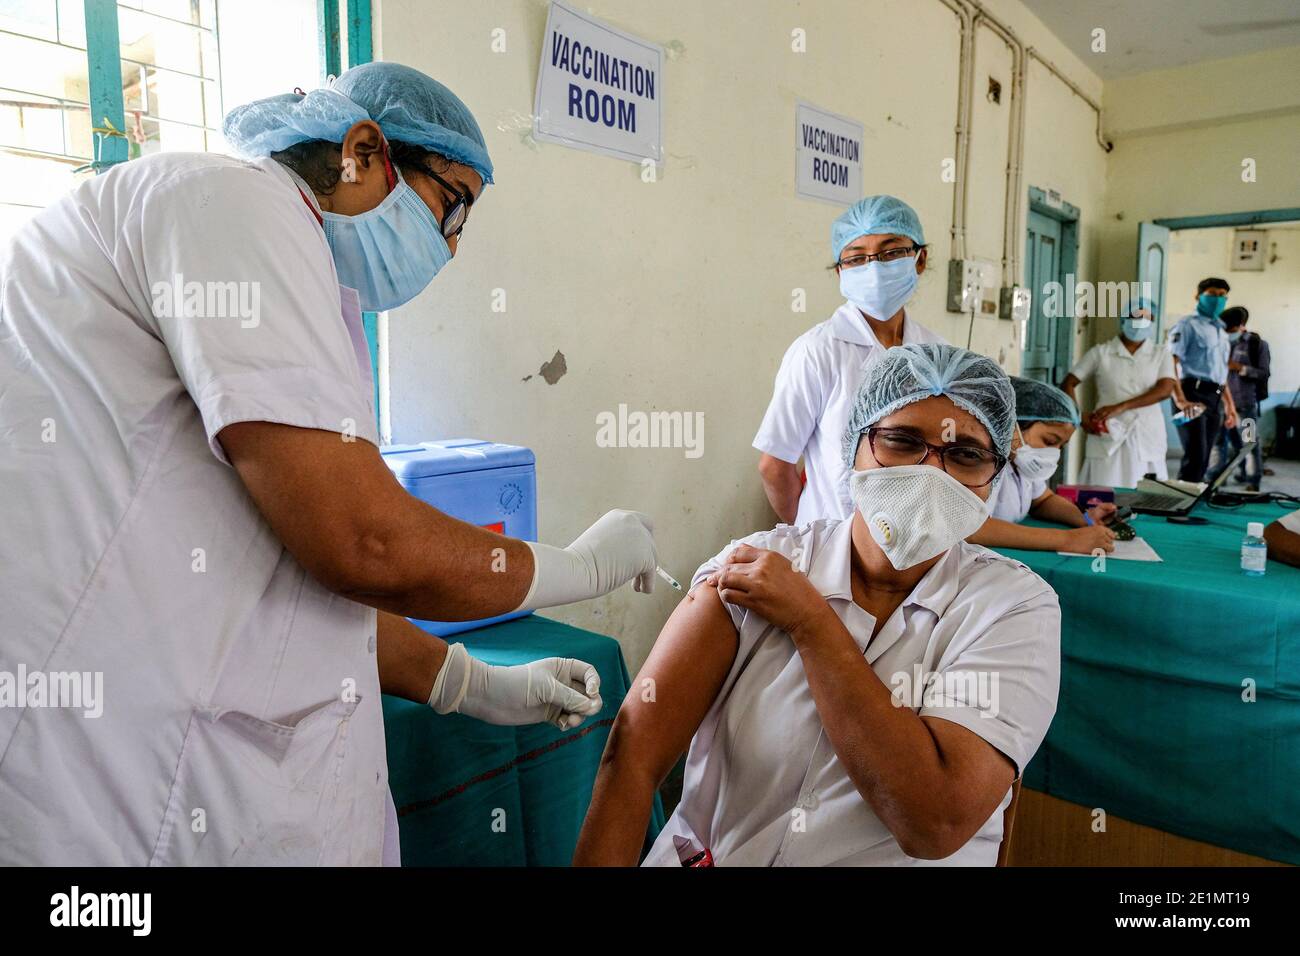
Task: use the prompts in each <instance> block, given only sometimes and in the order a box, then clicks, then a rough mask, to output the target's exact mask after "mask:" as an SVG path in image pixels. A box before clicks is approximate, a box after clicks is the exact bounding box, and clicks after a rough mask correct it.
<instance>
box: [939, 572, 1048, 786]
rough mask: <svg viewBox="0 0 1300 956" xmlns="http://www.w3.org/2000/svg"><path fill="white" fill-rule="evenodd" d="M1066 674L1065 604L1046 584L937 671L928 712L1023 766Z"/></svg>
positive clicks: (1043, 728) (1043, 733)
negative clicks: (1063, 654) (1063, 661)
mask: <svg viewBox="0 0 1300 956" xmlns="http://www.w3.org/2000/svg"><path fill="white" fill-rule="evenodd" d="M1060 679H1061V609H1060V605H1059V604H1058V602H1057V598H1056V594H1055V592H1053V591H1052V590H1051V589H1050V588H1047V587H1043V589H1042V590H1041V591H1039V592H1038V593H1037V594H1036V595H1035V596H1034V597H1032V598H1030V599H1029V600H1026V601H1025V602H1024V603H1021V604H1019V605H1017V606H1015V607H1013V608H1011V610H1009V611H1007V612H1006V613H1004V614H1001V615H999V616H998V617H997V618H996V619H995V620H992V621H991V622H990V623H989V625H988V626H987V628H986V629H985V630H984V632H983V633H982V634H980V635H979V636H978V637H977V638H976V639H974V640H972V641H969V642H967V643H966V644H965V646H964V648H963V649H962V650H961V651H960V652H959V653H957V654H956V655H955V656H954V658H953V659H952V660H951V661H944V662H942V663H941V665H940V667H939V669H938V670H937V671H936V672H935V673H934V674H933V675H930V681H931V686H930V687H929V688H927V691H926V695H925V700H926V705H925V706H924V707H922V708H921V710H920V716H922V717H941V718H943V719H944V720H948V721H952V722H953V723H956V724H960V725H961V726H963V727H965V728H966V729H967V730H969V731H970V732H971V733H973V734H975V735H976V736H978V737H980V738H982V739H983V740H985V741H987V742H988V743H989V744H990V745H992V746H993V747H995V748H997V749H998V750H999V751H1001V752H1002V753H1004V754H1006V756H1007V757H1008V758H1010V760H1011V761H1012V763H1014V764H1015V765H1016V774H1017V776H1019V775H1020V774H1021V773H1023V772H1024V769H1025V766H1026V765H1027V764H1028V763H1029V760H1030V758H1032V757H1033V755H1034V753H1035V752H1036V751H1037V750H1038V747H1039V745H1040V744H1041V743H1042V742H1043V738H1044V737H1045V736H1046V735H1047V728H1048V726H1049V725H1050V724H1051V722H1052V716H1053V715H1054V714H1055V713H1056V700H1057V694H1058V692H1059V688H1060Z"/></svg>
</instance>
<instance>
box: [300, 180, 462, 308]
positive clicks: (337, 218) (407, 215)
mask: <svg viewBox="0 0 1300 956" xmlns="http://www.w3.org/2000/svg"><path fill="white" fill-rule="evenodd" d="M393 171H394V173H396V175H397V185H396V186H394V187H393V190H392V192H390V193H389V194H388V195H387V196H385V197H384V201H383V202H381V203H380V204H379V205H378V206H376V207H375V208H374V209H371V210H369V211H367V212H363V213H360V214H359V215H356V216H341V215H339V214H337V213H332V212H322V213H321V219H322V220H323V225H324V227H325V239H326V241H328V242H329V244H330V251H331V252H332V253H333V254H334V268H335V269H336V270H337V271H338V274H339V283H340V284H341V285H345V286H348V287H349V288H352V289H356V290H357V297H358V298H359V299H360V301H361V311H363V312H383V311H384V310H385V309H395V308H397V307H398V306H399V305H404V304H405V303H407V302H410V301H411V300H412V299H414V298H415V297H416V296H417V295H419V294H420V292H421V291H423V289H424V287H425V286H427V285H428V284H429V282H430V281H432V279H433V277H434V276H436V275H437V274H438V272H439V271H440V270H441V269H442V267H443V266H445V265H446V264H447V263H448V262H450V261H451V247H449V246H448V245H447V240H446V239H444V238H443V235H442V229H441V228H440V227H439V225H438V220H437V219H436V218H435V217H434V215H433V212H432V211H431V210H430V209H429V207H428V206H426V205H425V204H424V200H423V199H421V198H420V196H419V194H418V193H416V191H415V190H414V189H412V188H411V187H410V186H409V185H407V183H406V180H404V179H403V178H402V174H401V172H399V171H398V170H396V169H394V170H393Z"/></svg>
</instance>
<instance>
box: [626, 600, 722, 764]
mask: <svg viewBox="0 0 1300 956" xmlns="http://www.w3.org/2000/svg"><path fill="white" fill-rule="evenodd" d="M738 641H739V637H738V635H737V633H736V627H735V624H734V623H733V622H732V619H731V617H730V615H729V614H728V613H727V611H726V609H725V608H724V606H723V603H722V599H721V598H720V597H718V591H717V588H715V587H712V586H710V585H707V584H699V585H696V586H695V587H694V588H692V589H691V590H690V592H688V593H687V595H686V597H684V598H682V600H681V603H679V604H678V605H677V608H676V610H674V611H673V613H672V616H671V617H669V618H668V622H667V623H666V624H664V627H663V630H662V631H660V632H659V639H658V640H657V641H655V645H654V647H653V648H652V649H651V651H650V656H649V657H647V658H646V662H645V664H643V665H642V666H641V670H640V672H639V673H638V674H637V676H636V680H634V681H633V682H632V689H631V691H630V692H629V693H628V695H627V697H626V698H624V700H623V705H622V707H621V708H620V709H619V713H618V719H617V720H616V721H615V725H614V731H613V733H612V734H611V737H610V748H611V752H610V753H609V755H608V759H613V760H617V761H624V760H630V761H634V762H635V763H636V764H637V765H639V766H641V767H643V768H644V769H645V770H646V771H647V772H648V773H649V774H650V775H651V776H652V777H653V778H654V779H655V781H656V782H658V781H661V780H662V779H663V777H664V775H666V774H667V773H668V771H669V770H671V769H672V765H673V763H674V762H676V760H677V758H678V757H680V756H681V754H682V753H683V752H684V751H685V750H686V748H687V747H688V746H689V745H690V742H691V737H692V736H694V734H695V731H696V730H697V729H698V728H699V726H700V723H701V722H702V721H703V720H704V715H705V714H707V713H708V712H709V708H710V707H712V706H713V701H714V699H715V698H716V697H717V696H718V692H719V690H720V689H721V688H722V684H723V682H724V681H725V680H726V677H727V674H728V672H729V671H730V670H731V665H732V663H733V662H734V661H735V657H736V648H737V646H738Z"/></svg>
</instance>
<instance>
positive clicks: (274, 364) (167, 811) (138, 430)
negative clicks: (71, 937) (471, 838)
mask: <svg viewBox="0 0 1300 956" xmlns="http://www.w3.org/2000/svg"><path fill="white" fill-rule="evenodd" d="M0 281H2V282H3V289H2V290H0V393H2V395H3V397H2V398H0V434H3V435H4V438H5V443H4V448H3V451H2V452H0V486H3V487H4V488H5V494H4V496H3V498H0V508H3V510H4V515H3V522H2V523H3V526H4V528H5V533H4V534H3V535H0V594H4V595H5V596H6V602H5V603H6V608H5V618H6V620H5V627H4V631H3V635H0V671H8V672H10V673H14V672H16V671H18V670H19V669H20V668H25V669H26V671H27V672H28V674H32V673H33V672H38V671H39V672H44V673H45V674H46V675H47V676H49V677H53V675H55V674H58V673H61V672H62V673H66V672H80V673H84V674H87V675H92V676H93V675H94V674H96V673H100V674H102V681H103V699H102V708H103V713H102V716H98V717H87V716H84V715H83V709H82V708H80V707H76V708H74V707H59V708H55V707H48V706H46V707H34V706H29V707H26V708H25V709H21V708H19V707H14V706H7V707H0V755H3V756H2V757H0V807H3V808H4V809H3V812H0V862H2V863H4V864H16V863H23V864H32V863H35V864H60V865H69V864H78V865H85V864H101V865H102V864H112V865H134V866H138V865H142V864H146V863H159V864H170V863H235V864H242V863H259V864H260V863H308V864H310V863H365V864H378V863H379V862H380V852H381V848H382V846H383V836H384V804H385V797H386V787H387V765H386V761H385V756H384V739H383V723H382V716H381V712H380V705H379V681H378V669H377V665H376V657H375V612H374V611H373V610H372V609H370V608H367V607H364V606H362V605H360V604H355V603H353V602H351V601H348V600H345V599H343V598H341V597H337V596H335V595H334V594H331V593H330V592H329V591H327V590H325V588H323V587H322V586H321V585H320V584H318V583H317V582H316V581H315V580H314V579H312V578H311V577H310V576H309V575H308V574H307V573H306V571H305V570H304V569H303V568H302V566H301V565H299V564H298V562H297V561H296V560H294V558H293V556H292V555H290V554H289V553H288V552H287V551H286V550H285V549H284V547H283V546H282V545H281V543H280V541H279V539H278V538H276V536H275V534H274V533H273V532H272V531H271V528H270V527H269V526H268V525H267V523H266V522H265V521H264V520H263V518H262V516H261V514H260V513H259V512H258V510H257V508H256V507H255V506H254V504H253V501H252V499H251V498H250V497H249V495H248V493H247V491H246V490H245V489H244V486H243V485H242V484H241V483H240V481H239V478H238V477H237V475H236V474H235V472H234V470H233V469H232V468H231V467H230V466H229V465H228V463H227V462H226V460H225V458H224V456H223V454H222V450H221V447H220V445H219V443H218V442H217V440H216V435H217V433H218V432H219V431H220V430H221V429H222V428H224V427H225V426H226V425H229V424H231V423H232V422H241V421H271V422H281V423H285V424H289V425H297V426H302V427H307V428H318V429H324V430H327V431H334V432H340V433H342V434H343V436H344V440H347V436H348V435H349V434H350V433H353V432H355V435H356V437H358V438H361V439H364V440H365V441H369V442H372V443H374V442H377V436H376V433H375V425H374V420H373V413H372V411H371V408H370V404H371V398H370V394H371V393H370V384H369V380H368V371H367V370H368V359H367V358H366V357H365V355H364V338H362V339H361V346H360V351H359V350H358V348H357V346H356V345H355V340H354V334H355V332H356V331H358V330H349V328H347V327H346V326H345V323H344V321H343V320H342V318H341V312H342V308H343V303H342V302H341V298H340V287H339V285H338V279H337V277H336V275H335V272H334V265H333V260H332V258H331V256H330V252H329V248H328V246H327V244H326V242H325V238H324V234H323V232H322V231H321V229H320V227H319V225H318V224H317V222H316V220H315V218H314V216H313V214H312V212H311V210H310V209H309V208H308V207H307V205H306V203H305V202H304V200H303V198H302V196H301V195H300V194H299V191H298V187H297V186H296V185H295V181H294V179H293V178H291V176H290V175H289V174H288V172H287V171H286V170H284V169H283V168H281V167H280V166H279V164H277V163H275V162H274V161H272V160H263V161H261V162H257V163H243V162H240V161H238V160H234V159H231V158H228V157H224V156H217V155H211V154H178V153H169V154H165V155H159V156H154V157H150V158H147V159H138V160H134V161H132V162H129V163H124V164H122V165H121V166H118V167H115V168H114V169H113V170H112V171H110V172H108V173H106V174H104V175H101V176H98V177H96V178H95V179H93V180H91V181H89V182H86V183H84V184H82V185H81V186H79V187H78V188H76V189H75V190H73V191H72V192H71V193H69V194H68V195H66V196H64V197H63V198H62V199H60V200H59V201H58V202H56V203H55V204H54V205H52V206H50V207H49V208H48V209H46V210H44V211H42V212H40V213H38V214H37V215H36V216H35V218H33V219H32V220H31V221H30V222H29V223H28V224H27V225H26V226H24V227H23V228H21V229H20V230H19V231H18V233H17V234H16V236H15V237H14V238H13V241H12V242H11V243H9V244H7V245H6V246H5V247H3V248H0ZM191 283H198V284H197V285H191ZM238 284H244V285H238ZM177 286H178V287H179V292H180V298H181V302H182V308H181V309H179V310H178V309H176V308H175V306H176V304H177V302H176V298H175V297H174V295H173V293H174V292H175V291H176V289H175V288H174V287H177ZM241 295H242V296H243V298H242V300H241V299H240V296H241ZM254 304H256V306H257V308H256V309H253V308H251V306H252V305H254ZM351 305H352V307H353V308H352V312H353V314H354V316H355V318H356V319H359V313H356V312H355V305H356V303H355V299H353V301H352V302H351ZM244 306H249V307H250V308H244ZM232 313H233V315H234V316H235V317H228V316H230V315H231V314H232ZM306 465H307V463H304V467H306ZM87 679H88V680H91V679H92V678H90V677H88V678H87ZM28 701H29V702H30V701H31V698H30V697H29V698H28Z"/></svg>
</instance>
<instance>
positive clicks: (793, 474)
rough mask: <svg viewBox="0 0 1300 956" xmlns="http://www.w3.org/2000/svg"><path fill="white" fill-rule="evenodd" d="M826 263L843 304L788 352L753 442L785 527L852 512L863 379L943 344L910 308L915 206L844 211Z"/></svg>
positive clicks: (917, 250)
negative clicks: (845, 445)
mask: <svg viewBox="0 0 1300 956" xmlns="http://www.w3.org/2000/svg"><path fill="white" fill-rule="evenodd" d="M831 255H833V256H834V257H835V263H834V265H833V266H832V268H833V269H834V270H835V272H836V274H837V275H838V276H839V280H840V293H841V294H842V295H843V296H844V300H845V301H844V304H843V305H841V306H840V307H839V308H838V309H836V310H835V313H834V314H833V315H832V316H831V317H830V318H829V319H827V320H826V321H824V322H821V323H820V324H818V325H815V326H813V327H812V328H811V329H809V330H808V331H807V332H805V333H803V334H802V335H800V336H799V337H798V338H797V339H795V340H794V343H793V344H792V345H791V346H790V348H789V349H788V350H787V351H786V353H785V357H784V358H783V359H782V360H781V367H780V369H779V370H778V371H777V373H776V385H775V387H774V388H773V390H772V400H771V402H770V403H769V404H768V407H767V412H766V414H765V415H764V416H763V422H762V424H761V425H759V428H758V434H757V435H756V436H754V447H755V448H756V449H758V451H759V452H761V455H760V456H759V460H758V473H759V475H760V476H761V477H762V480H763V490H764V491H765V492H766V494H767V500H768V502H769V503H770V504H771V505H772V510H773V511H775V512H776V516H777V518H778V519H779V520H781V521H783V522H785V523H787V524H790V523H793V524H801V525H802V524H807V523H808V522H809V521H812V520H814V519H815V518H847V517H848V516H849V515H851V514H852V513H853V503H852V502H851V501H850V500H849V495H848V468H847V467H846V466H845V464H844V460H843V457H842V456H841V454H840V440H841V438H842V436H843V434H844V426H845V424H846V423H847V422H848V420H849V409H850V407H851V406H852V404H853V399H854V397H855V396H856V395H857V391H858V386H859V385H860V384H861V383H862V375H863V372H864V371H865V369H866V368H867V367H868V366H869V365H870V364H871V363H872V362H874V361H877V360H878V359H879V358H880V356H882V355H884V353H885V350H886V349H889V348H892V347H893V346H895V345H904V344H911V343H922V342H942V341H943V339H941V338H940V337H939V336H938V335H936V334H935V333H934V332H931V331H930V330H929V329H927V328H926V327H925V326H923V325H922V324H921V323H919V322H917V321H916V319H915V318H913V317H912V316H911V315H909V314H908V312H907V309H906V306H907V303H908V302H910V301H911V299H912V297H913V295H914V294H915V292H916V283H917V279H918V278H919V277H920V275H921V273H923V272H924V271H925V265H926V245H925V234H924V233H923V232H922V230H921V220H920V219H919V218H918V217H917V215H916V211H915V210H913V209H912V207H911V206H909V205H908V204H907V203H905V202H903V201H902V200H901V199H896V198H894V197H893V196H868V197H867V198H866V199H863V200H860V201H859V202H857V203H855V204H854V205H853V206H850V207H849V208H848V209H847V210H846V211H845V212H844V214H843V215H841V216H840V217H839V218H838V219H836V220H835V222H834V223H832V224H831ZM800 459H803V463H804V474H805V477H806V479H807V480H806V482H804V481H802V480H801V479H800V475H799V460H800Z"/></svg>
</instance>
